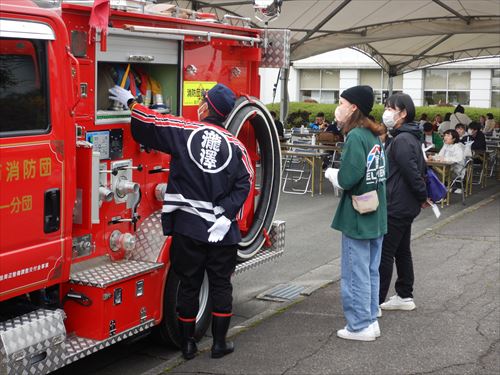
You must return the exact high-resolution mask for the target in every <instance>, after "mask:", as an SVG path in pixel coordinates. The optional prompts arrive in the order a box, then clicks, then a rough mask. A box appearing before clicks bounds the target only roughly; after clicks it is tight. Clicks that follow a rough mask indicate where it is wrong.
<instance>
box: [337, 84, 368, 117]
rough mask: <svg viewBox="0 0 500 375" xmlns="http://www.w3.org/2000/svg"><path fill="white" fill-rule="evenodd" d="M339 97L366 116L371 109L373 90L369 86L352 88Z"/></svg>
mask: <svg viewBox="0 0 500 375" xmlns="http://www.w3.org/2000/svg"><path fill="white" fill-rule="evenodd" d="M340 96H341V97H342V98H344V99H346V100H347V101H348V102H349V103H352V104H356V106H357V107H358V108H359V110H360V111H361V112H362V113H363V114H364V115H365V116H368V115H369V114H370V112H371V111H372V108H373V89H372V88H371V87H370V86H354V87H351V88H348V89H347V90H344V91H343V92H342V94H340Z"/></svg>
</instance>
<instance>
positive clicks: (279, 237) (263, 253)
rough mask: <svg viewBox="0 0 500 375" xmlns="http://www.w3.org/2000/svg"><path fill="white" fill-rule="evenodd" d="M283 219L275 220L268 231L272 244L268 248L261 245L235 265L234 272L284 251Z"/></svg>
mask: <svg viewBox="0 0 500 375" xmlns="http://www.w3.org/2000/svg"><path fill="white" fill-rule="evenodd" d="M285 224H286V222H285V221H282V220H275V221H274V222H273V225H272V227H271V231H270V232H269V237H270V240H271V243H272V246H271V247H269V248H265V247H262V248H261V249H260V250H259V252H258V253H257V254H256V255H255V256H253V257H252V258H250V259H249V260H246V261H244V262H242V263H239V264H238V265H237V266H236V270H235V271H234V274H235V275H237V274H239V273H242V272H245V271H248V270H249V269H252V268H255V267H257V266H259V265H260V264H262V263H266V262H270V261H271V260H274V259H276V258H278V257H280V256H282V255H283V252H284V251H285Z"/></svg>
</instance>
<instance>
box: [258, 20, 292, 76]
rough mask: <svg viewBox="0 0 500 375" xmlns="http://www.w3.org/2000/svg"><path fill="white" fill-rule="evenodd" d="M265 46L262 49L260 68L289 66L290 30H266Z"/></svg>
mask: <svg viewBox="0 0 500 375" xmlns="http://www.w3.org/2000/svg"><path fill="white" fill-rule="evenodd" d="M267 39H268V41H267V48H265V49H263V51H262V61H261V63H260V67H261V68H288V67H289V66H290V30H278V29H275V30H267Z"/></svg>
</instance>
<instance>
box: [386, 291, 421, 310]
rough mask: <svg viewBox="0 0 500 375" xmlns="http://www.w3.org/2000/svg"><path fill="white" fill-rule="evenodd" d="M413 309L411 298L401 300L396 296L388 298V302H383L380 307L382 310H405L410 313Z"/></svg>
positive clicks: (413, 304) (413, 303)
mask: <svg viewBox="0 0 500 375" xmlns="http://www.w3.org/2000/svg"><path fill="white" fill-rule="evenodd" d="M415 307H417V306H416V305H415V302H413V298H401V297H400V296H398V295H397V294H396V295H395V296H392V297H391V298H389V301H387V302H384V303H383V304H381V305H380V308H381V309H382V310H405V311H410V310H413V309H414V308H415Z"/></svg>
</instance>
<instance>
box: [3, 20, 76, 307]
mask: <svg viewBox="0 0 500 375" xmlns="http://www.w3.org/2000/svg"><path fill="white" fill-rule="evenodd" d="M54 42H55V33H54V31H53V30H52V28H51V26H49V25H48V24H46V23H44V22H35V21H33V22H25V21H16V20H14V19H7V18H4V19H1V20H0V111H1V113H2V121H1V122H0V185H1V188H0V221H1V222H2V225H0V300H3V299H6V298H8V296H9V295H12V294H20V293H27V292H30V291H32V290H36V289H39V288H42V287H46V286H49V285H52V284H55V283H57V282H60V281H61V280H62V278H63V277H64V272H63V260H64V257H65V256H66V255H67V251H68V247H67V245H66V243H67V242H68V238H69V235H68V230H69V228H68V226H67V220H68V218H67V217H66V216H67V215H64V213H65V212H68V209H67V208H66V207H67V206H66V205H68V204H71V203H72V202H71V198H70V197H69V196H67V194H68V189H67V183H68V181H66V179H65V173H66V170H67V168H68V167H69V166H68V165H67V161H66V159H65V152H66V151H67V147H68V143H67V142H70V140H68V139H67V136H66V132H68V130H67V129H66V130H65V127H64V123H65V122H66V121H67V119H68V118H69V110H68V109H67V108H63V105H58V104H55V103H57V100H55V99H52V100H51V97H52V96H53V95H54V93H55V92H57V93H58V94H60V93H61V91H62V92H64V90H65V89H63V85H62V84H60V82H62V81H63V80H66V81H67V80H68V78H66V77H63V76H64V74H65V73H66V74H67V73H68V69H67V68H61V67H57V66H51V67H49V61H57V60H56V59H53V55H54V54H55V53H63V54H64V55H65V51H64V50H62V51H61V50H58V48H59V47H58V44H56V43H54ZM61 44H62V43H61ZM49 70H50V74H49ZM66 89H67V87H66ZM66 95H69V96H68V97H70V96H71V93H68V92H66ZM54 98H55V96H54ZM69 211H70V212H71V210H69ZM20 259H22V260H23V261H22V262H20Z"/></svg>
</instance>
